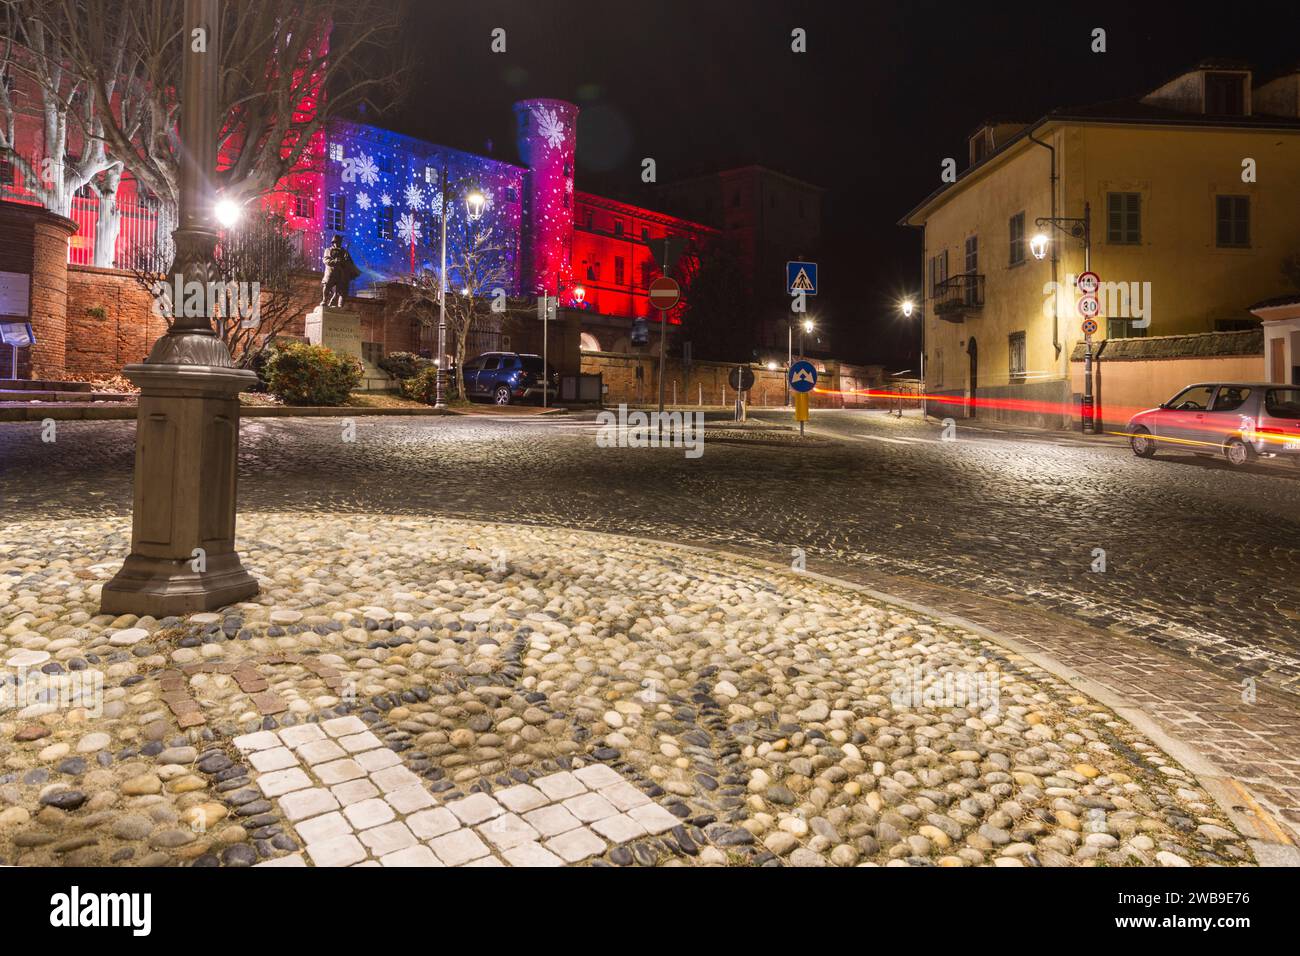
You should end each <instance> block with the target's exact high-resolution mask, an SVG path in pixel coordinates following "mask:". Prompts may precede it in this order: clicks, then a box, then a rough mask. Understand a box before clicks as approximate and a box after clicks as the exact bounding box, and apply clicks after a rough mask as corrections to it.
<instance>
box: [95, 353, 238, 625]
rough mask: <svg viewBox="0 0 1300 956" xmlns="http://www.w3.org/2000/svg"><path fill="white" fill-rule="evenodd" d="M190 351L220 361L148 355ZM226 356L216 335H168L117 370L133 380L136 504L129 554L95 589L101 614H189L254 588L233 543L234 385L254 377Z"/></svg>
mask: <svg viewBox="0 0 1300 956" xmlns="http://www.w3.org/2000/svg"><path fill="white" fill-rule="evenodd" d="M169 339H170V341H168V340H169ZM203 340H206V341H203ZM223 353H224V355H223ZM197 354H209V355H211V357H212V358H216V359H217V360H218V362H220V361H221V360H222V358H223V357H224V362H225V364H224V365H221V364H212V365H207V364H204V365H197V364H173V362H168V363H166V364H161V363H160V364H155V363H154V361H152V359H155V358H158V357H163V358H164V359H166V358H173V361H174V359H177V358H179V359H181V360H182V361H185V360H187V359H188V360H192V359H193V358H194V357H195V356H196V355H197ZM229 362H230V358H229V353H228V352H226V350H225V346H224V344H223V343H222V342H221V340H220V339H217V338H215V337H213V336H210V335H208V336H202V335H175V334H173V335H170V336H164V337H163V339H161V340H159V343H158V346H156V347H155V349H154V356H151V361H150V362H149V363H148V364H145V365H128V366H127V367H126V368H125V369H124V373H125V375H126V377H127V378H129V379H130V380H131V381H132V382H133V383H135V384H136V385H138V386H139V387H140V405H139V411H138V416H137V422H136V451H135V510H134V515H133V518H132V529H131V554H130V556H129V557H128V558H127V559H126V563H125V564H124V565H123V566H122V569H121V570H120V571H119V572H118V573H117V576H116V577H114V578H113V580H112V581H110V582H109V583H108V584H106V585H105V586H104V590H103V593H102V595H101V597H100V608H101V610H102V611H103V612H104V613H106V614H123V613H132V614H149V615H152V616H153V617H167V616H171V615H181V614H192V613H196V612H199V611H210V610H213V609H214V608H219V607H223V606H225V605H228V604H233V603H235V602H237V601H241V600H244V599H246V598H249V597H251V596H253V595H254V594H256V593H257V591H258V585H257V581H256V580H255V579H254V578H253V576H252V575H250V574H249V573H248V572H247V571H246V570H244V567H243V565H242V564H241V563H240V560H239V555H238V553H237V552H236V551H235V489H236V483H237V478H238V465H239V393H240V392H241V391H244V390H246V389H248V388H249V387H250V386H252V385H253V384H254V383H255V382H256V381H257V376H256V375H255V374H253V373H252V372H249V371H245V370H242V369H235V368H231V367H230V366H229Z"/></svg>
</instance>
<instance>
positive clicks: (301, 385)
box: [266, 343, 363, 405]
mask: <svg viewBox="0 0 1300 956" xmlns="http://www.w3.org/2000/svg"><path fill="white" fill-rule="evenodd" d="M362 373H363V368H362V365H361V363H360V362H358V361H356V360H355V359H350V358H348V357H347V356H344V355H340V354H338V353H337V352H335V351H334V350H333V349H329V348H326V347H325V346H323V345H303V344H302V343H294V344H293V345H289V346H287V347H286V348H283V349H280V350H278V351H276V352H275V353H274V354H272V355H271V357H270V359H269V360H268V361H267V363H266V382H267V388H269V389H270V390H271V394H273V395H275V396H276V397H277V398H278V399H280V401H282V402H284V403H285V404H286V405H342V404H343V403H344V402H346V401H347V400H348V395H350V394H351V393H352V390H353V389H354V388H356V387H357V386H358V385H360V384H361V376H362Z"/></svg>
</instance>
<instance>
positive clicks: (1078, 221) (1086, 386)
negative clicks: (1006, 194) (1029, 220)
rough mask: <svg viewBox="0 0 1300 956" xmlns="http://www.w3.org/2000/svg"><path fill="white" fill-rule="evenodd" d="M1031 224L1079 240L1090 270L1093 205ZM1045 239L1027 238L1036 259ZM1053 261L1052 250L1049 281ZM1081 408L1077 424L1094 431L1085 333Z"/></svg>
mask: <svg viewBox="0 0 1300 956" xmlns="http://www.w3.org/2000/svg"><path fill="white" fill-rule="evenodd" d="M1034 225H1036V226H1038V227H1039V228H1040V229H1041V228H1042V227H1043V226H1045V225H1046V226H1051V227H1052V228H1053V229H1057V230H1059V231H1061V232H1063V233H1065V234H1066V235H1067V236H1069V237H1070V238H1072V239H1078V240H1079V241H1080V242H1082V243H1083V271H1084V272H1091V271H1092V205H1091V204H1090V203H1084V204H1083V217H1082V218H1077V217H1076V218H1071V217H1068V216H1044V217H1040V218H1039V219H1036V220H1034ZM1048 244H1049V242H1048V238H1047V234H1046V233H1045V232H1040V233H1039V234H1038V235H1036V236H1034V238H1033V239H1031V240H1030V241H1029V248H1030V250H1031V251H1032V252H1033V254H1034V257H1035V258H1037V259H1044V258H1046V257H1047V247H1048ZM1056 262H1057V255H1056V253H1055V251H1053V253H1052V281H1053V283H1055V281H1056ZM1058 295H1059V293H1057V292H1053V293H1052V309H1053V312H1055V309H1056V302H1057V296H1058ZM1083 408H1084V414H1081V415H1080V416H1079V425H1080V428H1081V430H1082V431H1084V432H1085V433H1095V432H1096V422H1095V420H1094V419H1093V416H1092V409H1093V392H1092V336H1091V335H1085V336H1084V340H1083Z"/></svg>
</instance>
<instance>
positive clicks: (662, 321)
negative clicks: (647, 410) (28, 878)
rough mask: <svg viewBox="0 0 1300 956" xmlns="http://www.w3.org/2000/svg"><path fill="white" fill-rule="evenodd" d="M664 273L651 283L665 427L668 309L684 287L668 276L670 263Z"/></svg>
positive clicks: (660, 424)
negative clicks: (656, 315) (657, 329)
mask: <svg viewBox="0 0 1300 956" xmlns="http://www.w3.org/2000/svg"><path fill="white" fill-rule="evenodd" d="M663 271H664V275H662V276H660V277H659V278H658V279H655V281H654V282H652V283H650V304H651V305H652V306H654V307H655V308H657V309H658V310H659V414H660V419H659V427H660V428H662V427H663V417H662V416H663V410H664V363H665V360H666V359H665V357H666V355H667V352H668V345H667V342H668V310H669V309H671V308H673V306H675V305H677V303H678V302H679V301H680V300H681V296H682V289H681V286H679V285H678V284H677V282H676V280H674V279H671V278H669V277H668V275H667V273H668V263H667V262H665V263H664V264H663Z"/></svg>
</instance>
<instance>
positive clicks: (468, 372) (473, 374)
mask: <svg viewBox="0 0 1300 956" xmlns="http://www.w3.org/2000/svg"><path fill="white" fill-rule="evenodd" d="M461 375H462V376H463V378H464V381H465V394H466V395H467V396H468V397H469V398H471V399H474V398H490V399H491V400H492V401H493V402H495V403H496V404H498V405H509V404H510V403H512V402H522V401H527V400H529V399H535V400H537V401H539V402H540V401H541V400H542V390H543V388H545V389H546V390H547V391H548V392H549V394H550V396H551V398H554V397H555V395H556V393H557V392H558V390H559V384H560V377H559V375H558V374H557V373H556V371H555V369H554V367H552V366H550V365H548V366H547V367H546V380H545V381H543V378H542V357H541V356H540V355H521V354H519V353H518V352H484V353H483V354H482V355H480V356H478V357H477V358H474V359H471V360H470V361H468V362H466V363H465V366H464V368H463V369H461Z"/></svg>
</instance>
